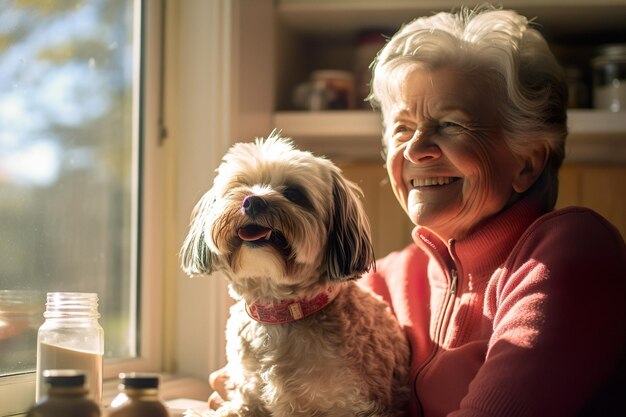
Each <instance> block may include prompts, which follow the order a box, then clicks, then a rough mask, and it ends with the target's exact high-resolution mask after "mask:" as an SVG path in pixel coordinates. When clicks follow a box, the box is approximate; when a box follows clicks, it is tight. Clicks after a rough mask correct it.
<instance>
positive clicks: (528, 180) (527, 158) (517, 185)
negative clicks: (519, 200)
mask: <svg viewBox="0 0 626 417" xmlns="http://www.w3.org/2000/svg"><path fill="white" fill-rule="evenodd" d="M548 155H549V151H548V148H547V147H546V146H544V145H540V146H536V147H535V148H534V149H533V150H532V152H531V153H530V154H527V155H524V156H522V157H521V164H520V168H519V170H518V171H517V172H516V174H515V177H514V178H513V189H514V190H515V191H516V192H518V193H520V194H521V193H524V192H526V191H527V190H528V189H529V188H530V187H531V186H532V185H533V184H534V183H535V181H537V179H538V178H539V177H540V176H541V173H542V172H543V170H544V169H545V167H546V163H547V161H548Z"/></svg>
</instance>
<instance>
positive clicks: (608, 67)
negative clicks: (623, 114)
mask: <svg viewBox="0 0 626 417" xmlns="http://www.w3.org/2000/svg"><path fill="white" fill-rule="evenodd" d="M591 65H592V69H593V107H594V108H596V109H603V110H609V111H612V112H620V111H626V44H612V45H605V46H603V47H601V48H599V49H598V52H597V55H596V57H595V58H593V60H592V61H591Z"/></svg>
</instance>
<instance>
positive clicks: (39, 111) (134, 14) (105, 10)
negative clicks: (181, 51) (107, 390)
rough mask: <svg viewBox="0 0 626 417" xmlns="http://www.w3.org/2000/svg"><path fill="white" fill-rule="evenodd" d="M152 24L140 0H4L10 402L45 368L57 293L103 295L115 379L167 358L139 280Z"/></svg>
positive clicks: (5, 376) (1, 250) (108, 363)
mask: <svg viewBox="0 0 626 417" xmlns="http://www.w3.org/2000/svg"><path fill="white" fill-rule="evenodd" d="M154 4H157V3H156V2H155V3H154ZM146 11H147V10H146ZM151 13H153V12H151ZM152 20H154V19H152ZM142 21H143V22H146V26H147V27H146V28H142ZM148 23H149V20H148V19H147V18H146V16H142V4H141V2H140V1H139V0H135V1H127V0H114V1H111V0H83V1H79V0H52V1H33V0H19V1H18V0H15V1H9V2H8V4H7V3H6V2H5V3H3V6H2V8H0V231H1V232H0V398H3V391H2V389H3V388H2V384H6V381H9V380H11V378H14V376H16V375H24V374H29V373H30V374H32V372H33V371H34V369H35V365H36V363H35V361H36V332H37V329H38V327H39V325H40V324H41V323H42V322H43V315H42V314H43V311H44V309H45V305H44V304H45V295H46V292H49V291H82V292H96V293H98V296H99V299H100V307H99V311H100V314H101V318H100V324H101V325H102V327H103V328H104V332H105V376H106V375H107V372H106V368H107V367H108V368H110V371H109V372H108V376H109V377H110V376H112V372H114V370H115V367H116V366H117V365H116V364H119V363H127V364H128V363H134V365H133V366H132V368H133V369H140V368H142V367H143V368H146V366H152V367H155V366H156V365H155V364H156V363H157V360H155V359H154V358H152V359H151V360H152V365H145V364H144V365H141V364H140V361H141V360H143V359H145V358H146V357H147V356H150V355H152V356H154V355H153V353H154V350H153V349H152V350H151V348H150V342H149V341H148V340H147V339H146V329H150V328H151V327H150V326H141V323H140V322H139V317H144V315H145V314H146V310H142V311H141V312H140V308H141V309H144V308H148V307H145V306H144V305H142V303H140V301H141V299H142V297H145V291H146V289H148V290H150V288H153V287H154V285H153V284H154V283H152V284H149V285H146V286H140V285H139V284H140V281H139V276H140V275H139V273H140V272H141V269H142V267H141V264H140V262H139V259H141V257H140V256H139V254H140V250H141V251H142V253H143V252H145V249H144V248H143V247H144V246H148V247H149V246H150V244H148V245H141V247H140V245H139V243H140V242H141V241H142V239H141V238H140V232H141V227H140V226H141V225H142V224H143V225H145V218H146V217H148V218H149V217H150V215H149V214H148V215H146V211H147V210H148V209H149V208H148V207H146V206H145V205H142V200H144V199H145V198H146V195H147V193H150V192H151V188H150V187H151V186H150V185H149V184H147V183H146V182H145V173H144V172H143V171H145V169H146V166H147V165H149V164H150V161H148V160H147V156H146V155H147V154H149V153H150V150H149V149H148V148H149V147H150V146H152V145H150V144H147V143H145V142H144V141H143V140H141V141H140V138H142V137H146V135H147V134H149V133H151V132H148V130H149V129H150V128H149V127H146V126H147V122H146V120H148V122H149V121H150V120H153V119H156V118H157V116H154V115H153V114H149V113H148V112H150V111H153V109H154V108H155V105H153V104H146V103H147V101H146V100H148V98H147V97H148V96H149V95H151V94H152V93H150V92H149V91H142V89H141V88H140V87H141V86H142V85H146V84H147V81H146V79H147V78H149V77H142V76H141V75H142V73H141V71H140V67H141V62H142V60H141V59H140V58H141V57H142V53H144V51H142V50H141V49H140V47H141V46H142V45H145V42H146V40H145V39H144V42H143V43H142V39H141V38H142V36H141V34H142V33H146V32H145V30H154V29H151V28H150V27H149V26H150V25H152V26H154V27H156V26H157V25H154V24H152V23H149V24H148ZM157 30H158V29H157ZM156 40H157V41H158V40H159V39H158V36H156ZM143 58H144V59H145V58H146V56H145V55H143ZM150 59H153V58H150ZM157 59H158V58H157ZM144 62H145V61H144ZM156 67H158V65H156ZM157 72H158V71H154V72H153V75H151V76H150V77H154V76H158V74H156V73H157ZM148 81H149V80H148ZM151 84H154V83H151ZM156 96H158V93H157V94H156ZM150 97H152V96H150ZM142 102H143V103H144V106H143V107H140V104H141V103H142ZM156 109H157V110H158V105H157V106H156ZM140 133H141V134H142V135H140ZM140 214H141V215H140ZM142 262H143V261H142ZM151 279H153V280H155V279H156V280H158V277H152V278H151ZM143 287H145V288H143ZM140 288H141V294H140V291H139V289H140ZM150 331H151V332H152V333H151V334H152V336H153V337H154V334H153V333H154V332H153V330H150ZM146 352H148V353H149V355H148V354H147V353H146ZM133 361H135V362H133ZM138 361H139V362H138ZM126 369H128V368H126ZM32 398H33V399H34V394H33V395H32ZM3 406H5V404H4V401H0V413H1V412H8V411H7V410H6V409H4V408H3Z"/></svg>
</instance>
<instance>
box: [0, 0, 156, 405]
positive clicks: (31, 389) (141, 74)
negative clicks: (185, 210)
mask: <svg viewBox="0 0 626 417" xmlns="http://www.w3.org/2000/svg"><path fill="white" fill-rule="evenodd" d="M133 7H134V22H133V23H134V28H133V30H134V36H133V37H134V39H136V41H135V42H136V44H137V45H138V46H139V49H140V53H136V54H135V56H134V57H133V59H134V64H135V65H134V68H139V71H137V72H136V73H135V74H134V75H133V77H134V80H133V81H134V82H133V85H134V88H139V89H140V91H138V94H136V93H134V94H133V97H134V98H133V100H134V103H133V112H135V114H134V115H133V120H135V121H136V125H135V126H134V128H133V130H134V132H133V135H134V137H133V139H134V140H133V146H136V147H138V148H136V149H135V152H139V154H137V153H135V155H139V158H138V159H139V161H138V163H139V165H138V168H139V169H138V170H135V177H134V178H133V179H132V181H133V189H134V191H135V192H137V193H139V197H140V198H139V199H138V203H139V204H138V206H137V207H133V212H135V213H138V214H139V215H138V217H139V219H138V222H136V223H137V224H136V225H135V226H136V227H135V228H134V229H135V231H134V236H133V240H134V242H133V243H134V244H133V245H132V246H133V250H134V251H135V253H134V254H133V256H132V258H133V271H136V273H135V276H136V277H137V280H135V282H133V294H134V296H133V297H131V298H132V299H133V300H135V302H136V310H135V309H133V310H135V311H137V314H136V316H131V320H134V318H133V317H137V318H138V319H140V321H138V322H137V327H138V337H137V347H138V351H137V353H138V356H137V357H136V358H131V359H120V360H112V361H105V364H104V371H103V378H104V379H105V380H106V379H111V378H116V377H117V374H118V373H119V372H123V371H124V372H128V371H146V372H147V371H150V372H159V371H161V370H162V355H163V349H162V347H161V341H162V334H163V325H162V324H163V317H164V308H163V305H164V303H163V302H150V301H151V300H163V297H164V291H163V288H164V270H165V268H164V264H165V261H164V257H163V247H164V245H165V234H166V233H165V231H166V227H165V222H164V219H165V216H164V214H165V213H164V200H165V187H164V184H165V181H164V173H165V166H166V157H165V150H164V147H163V146H162V137H161V135H162V132H163V131H164V130H163V127H162V125H161V123H162V121H163V118H162V110H163V106H162V104H161V103H162V92H163V82H162V75H163V70H162V67H163V65H162V64H163V60H162V57H163V11H164V2H163V1H159V2H157V1H145V0H134V5H133ZM142 31H143V33H142ZM148 69H149V70H148ZM135 201H137V199H136V200H135ZM136 232H139V233H136ZM9 399H10V400H9ZM34 401H35V372H28V373H22V374H16V375H8V376H2V377H0V415H2V416H11V415H19V414H21V413H25V412H26V411H27V410H28V408H29V407H30V406H32V405H33V403H34Z"/></svg>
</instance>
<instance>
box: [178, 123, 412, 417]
mask: <svg viewBox="0 0 626 417" xmlns="http://www.w3.org/2000/svg"><path fill="white" fill-rule="evenodd" d="M361 196H362V194H361V192H360V190H359V189H358V187H357V186H356V185H355V184H353V183H352V182H350V181H348V180H347V179H345V178H344V177H343V176H342V174H341V171H340V169H339V168H337V167H336V166H335V165H333V164H332V162H330V161H329V160H327V159H324V158H321V157H316V156H314V155H313V154H311V153H309V152H304V151H301V150H298V149H296V148H294V146H293V145H292V144H291V142H290V141H289V140H287V139H283V138H280V137H279V136H278V134H276V133H272V135H270V137H269V138H267V139H265V140H263V139H257V140H256V142H255V143H239V144H235V145H234V146H233V147H232V148H231V149H230V150H229V152H228V153H227V154H226V155H225V157H224V159H223V161H222V164H221V165H220V167H219V168H218V170H217V176H216V178H215V180H214V183H213V187H212V188H211V189H210V190H209V191H208V192H207V193H206V194H205V195H204V196H203V197H202V198H201V200H200V201H199V202H198V204H197V206H196V208H195V209H194V214H193V219H192V222H191V226H190V230H189V234H188V236H187V238H186V239H185V242H184V244H183V247H182V250H181V261H182V267H183V269H184V270H185V272H187V273H188V274H189V275H200V274H208V273H211V272H213V271H223V272H224V274H225V276H226V278H227V279H228V282H229V289H230V293H231V295H232V296H233V297H234V298H235V299H236V300H237V302H236V303H235V304H234V305H233V307H232V308H231V312H230V318H229V319H228V325H227V331H226V338H227V359H228V368H227V369H228V371H229V376H230V380H231V382H232V383H233V385H234V387H235V392H234V394H233V398H231V399H230V401H229V402H227V403H226V404H225V405H224V406H223V407H221V408H220V409H219V410H218V411H216V412H212V413H214V414H211V415H217V416H274V417H287V416H307V417H310V416H396V415H403V410H404V408H405V401H406V399H407V395H408V380H407V378H408V365H409V349H408V347H407V344H406V340H405V336H404V333H403V331H402V330H401V328H400V326H399V325H398V323H397V321H396V319H395V318H394V317H393V315H392V312H391V311H390V309H389V307H388V306H387V305H386V304H385V303H384V302H383V301H382V300H380V299H379V298H377V297H376V296H374V295H372V294H371V293H369V292H367V291H366V290H363V289H361V288H360V287H359V286H357V285H356V283H355V282H354V280H355V279H356V278H358V277H359V276H360V275H361V274H362V273H363V272H365V271H367V270H368V269H369V268H370V267H371V266H372V265H373V263H374V254H373V250H372V244H371V241H370V234H369V233H370V232H369V222H368V220H367V218H366V216H365V214H364V211H363V208H362V205H361V202H360V197H361Z"/></svg>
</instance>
